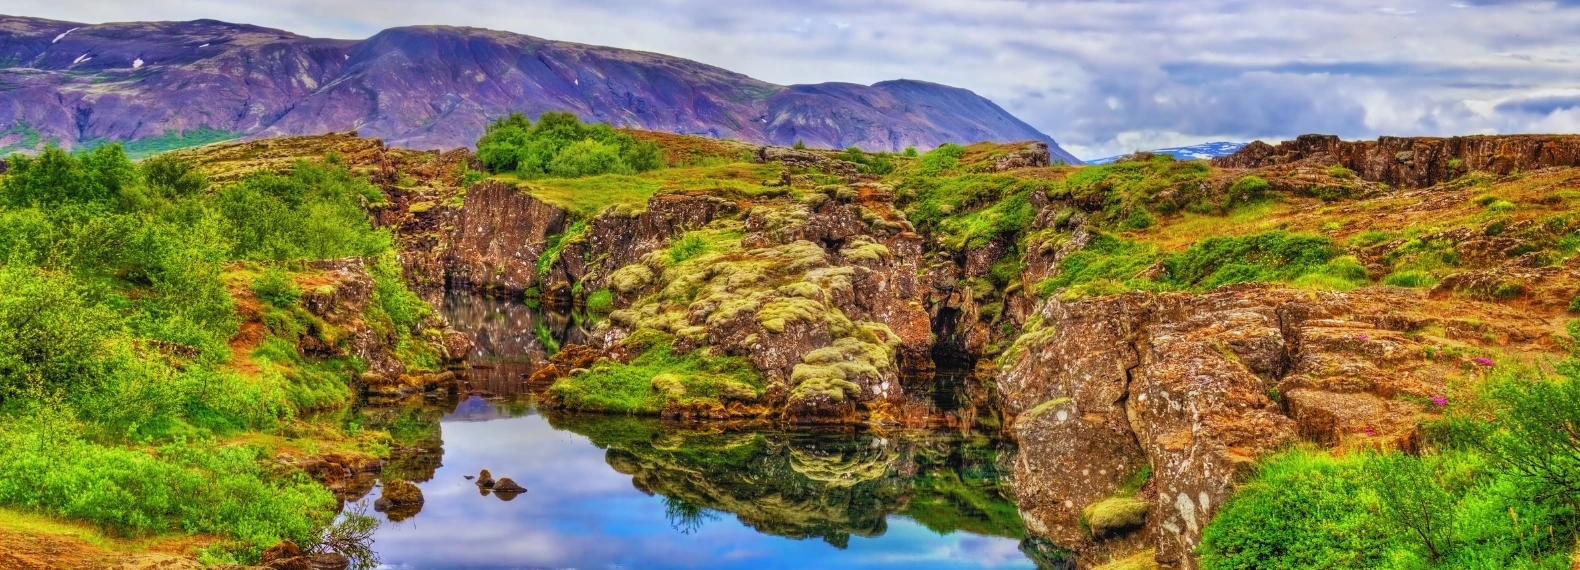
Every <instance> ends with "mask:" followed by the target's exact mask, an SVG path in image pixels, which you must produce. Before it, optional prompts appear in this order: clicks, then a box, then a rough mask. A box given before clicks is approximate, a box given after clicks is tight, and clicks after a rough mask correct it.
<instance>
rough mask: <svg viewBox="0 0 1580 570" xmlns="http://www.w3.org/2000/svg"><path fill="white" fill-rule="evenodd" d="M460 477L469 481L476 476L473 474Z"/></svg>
mask: <svg viewBox="0 0 1580 570" xmlns="http://www.w3.org/2000/svg"><path fill="white" fill-rule="evenodd" d="M462 477H465V478H466V480H467V481H471V480H473V479H476V478H477V476H475V475H462Z"/></svg>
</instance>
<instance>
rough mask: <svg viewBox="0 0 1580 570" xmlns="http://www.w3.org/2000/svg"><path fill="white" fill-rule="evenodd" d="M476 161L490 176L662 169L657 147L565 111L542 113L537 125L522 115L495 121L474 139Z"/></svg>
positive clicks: (535, 175) (586, 174)
mask: <svg viewBox="0 0 1580 570" xmlns="http://www.w3.org/2000/svg"><path fill="white" fill-rule="evenodd" d="M477 158H478V161H480V162H482V163H483V165H484V166H485V167H487V168H488V170H489V171H491V172H496V173H498V172H515V173H517V174H520V175H522V176H526V177H537V176H558V177H565V178H576V177H582V176H595V175H599V174H631V173H636V172H646V171H649V170H654V169H657V168H660V167H662V166H663V165H664V163H663V156H662V155H661V154H660V151H659V149H658V145H656V144H654V143H651V142H645V141H638V140H636V138H634V137H632V136H631V135H629V134H626V133H622V132H619V131H616V130H615V129H614V127H611V126H609V125H608V124H604V123H599V124H592V125H589V124H583V123H582V122H581V120H580V119H578V118H576V115H574V114H571V113H566V112H548V113H544V114H543V115H542V116H540V117H538V122H537V124H535V125H534V124H532V121H531V120H530V119H528V118H527V117H526V115H523V114H521V113H511V114H510V115H508V116H505V117H502V118H500V119H499V120H496V121H494V122H493V123H492V124H490V125H489V126H488V127H487V129H486V130H485V131H484V132H483V136H482V138H480V139H478V141H477Z"/></svg>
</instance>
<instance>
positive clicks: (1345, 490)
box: [1198, 449, 1388, 570]
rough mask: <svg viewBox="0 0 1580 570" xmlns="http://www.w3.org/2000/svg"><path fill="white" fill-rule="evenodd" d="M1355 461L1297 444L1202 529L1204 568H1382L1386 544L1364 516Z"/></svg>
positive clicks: (1268, 462)
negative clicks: (1338, 457)
mask: <svg viewBox="0 0 1580 570" xmlns="http://www.w3.org/2000/svg"><path fill="white" fill-rule="evenodd" d="M1361 467H1362V466H1361V465H1360V464H1358V462H1351V461H1343V460H1338V459H1334V458H1333V457H1331V456H1328V455H1327V454H1326V453H1322V452H1319V451H1313V450H1308V449H1294V450H1290V451H1286V452H1283V453H1280V454H1278V455H1274V456H1272V457H1269V458H1266V459H1263V460H1262V462H1261V467H1259V468H1258V470H1257V473H1256V475H1255V476H1254V477H1253V478H1252V479H1251V481H1250V482H1249V483H1247V484H1246V485H1245V486H1244V487H1241V488H1240V489H1239V490H1238V491H1237V492H1236V493H1235V495H1234V496H1233V497H1232V498H1231V499H1229V502H1228V503H1226V504H1224V506H1223V508H1222V510H1220V511H1219V512H1218V515H1217V516H1216V517H1214V518H1213V520H1212V523H1211V524H1208V525H1207V528H1206V529H1205V530H1204V531H1203V532H1202V542H1201V547H1200V549H1199V550H1198V552H1199V553H1200V555H1201V565H1202V568H1205V569H1210V570H1216V569H1223V568H1330V569H1337V568H1356V569H1359V568H1379V567H1383V566H1385V565H1386V562H1387V561H1388V558H1387V546H1388V541H1387V539H1386V537H1385V536H1383V534H1382V533H1381V532H1379V530H1378V527H1377V525H1376V523H1375V522H1374V519H1372V518H1371V517H1370V516H1369V512H1368V510H1367V508H1366V505H1365V503H1364V502H1363V501H1362V499H1361V494H1362V492H1363V490H1364V489H1365V486H1364V485H1363V483H1362V481H1363V480H1364V476H1363V474H1362V471H1361Z"/></svg>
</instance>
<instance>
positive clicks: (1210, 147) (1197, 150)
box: [1086, 142, 1245, 164]
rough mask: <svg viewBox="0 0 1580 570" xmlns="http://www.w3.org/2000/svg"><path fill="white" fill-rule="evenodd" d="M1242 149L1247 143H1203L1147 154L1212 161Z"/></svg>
mask: <svg viewBox="0 0 1580 570" xmlns="http://www.w3.org/2000/svg"><path fill="white" fill-rule="evenodd" d="M1241 148H1245V143H1237V142H1210V143H1201V144H1198V145H1191V146H1177V147H1173V148H1160V149H1157V150H1153V151H1147V152H1151V153H1152V154H1169V155H1173V156H1174V158H1178V159H1180V160H1210V159H1214V158H1218V157H1220V156H1229V155H1231V154H1234V153H1235V152H1236V151H1238V150H1240V149H1241ZM1125 156H1128V155H1123V154H1122V155H1119V156H1110V157H1108V158H1098V159H1094V160H1088V161H1086V163H1087V164H1108V163H1110V162H1114V161H1116V160H1119V159H1121V158H1124V157H1125Z"/></svg>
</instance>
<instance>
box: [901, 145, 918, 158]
mask: <svg viewBox="0 0 1580 570" xmlns="http://www.w3.org/2000/svg"><path fill="white" fill-rule="evenodd" d="M900 154H901V155H903V156H908V157H911V158H916V157H917V156H921V153H918V152H916V147H914V146H908V147H905V151H904V152H901V153H900Z"/></svg>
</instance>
